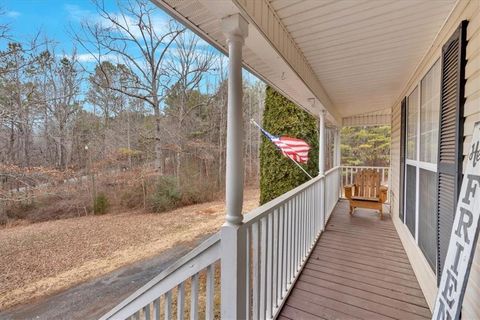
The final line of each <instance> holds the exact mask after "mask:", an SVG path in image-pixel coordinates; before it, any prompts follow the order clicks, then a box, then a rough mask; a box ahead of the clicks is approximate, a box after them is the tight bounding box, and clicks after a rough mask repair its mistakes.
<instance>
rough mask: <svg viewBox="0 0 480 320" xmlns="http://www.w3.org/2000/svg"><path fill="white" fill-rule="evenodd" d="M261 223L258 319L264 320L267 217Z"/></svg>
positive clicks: (265, 309) (265, 310) (265, 306)
mask: <svg viewBox="0 0 480 320" xmlns="http://www.w3.org/2000/svg"><path fill="white" fill-rule="evenodd" d="M260 222H261V228H262V229H261V230H262V232H261V237H262V240H261V262H260V268H261V269H260V312H261V314H260V319H263V318H265V316H266V313H267V257H268V246H267V242H268V217H265V218H263V219H262V220H260Z"/></svg>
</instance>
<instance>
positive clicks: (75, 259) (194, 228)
mask: <svg viewBox="0 0 480 320" xmlns="http://www.w3.org/2000/svg"><path fill="white" fill-rule="evenodd" d="M257 206H258V190H256V189H250V190H247V191H246V193H245V199H244V210H245V211H250V210H252V209H253V208H255V207H257ZM223 221H224V202H223V201H214V202H209V203H204V204H199V205H194V206H189V207H184V208H180V209H177V210H173V211H170V212H165V213H161V214H146V213H132V212H129V213H121V214H108V215H105V216H87V217H80V218H73V219H66V220H57V221H48V222H44V223H36V224H31V225H26V226H17V227H11V228H6V229H0V257H2V258H1V259H0V311H1V310H6V309H7V308H8V309H10V308H12V307H13V306H15V305H20V304H26V303H27V302H28V303H29V304H31V303H32V301H38V300H39V299H42V298H45V297H47V296H51V295H53V294H55V293H58V292H61V291H64V290H66V289H68V288H71V287H73V286H75V285H78V284H81V283H86V282H87V281H89V280H91V279H97V278H99V277H101V276H103V275H106V274H109V273H111V272H113V271H115V270H118V269H119V268H121V267H124V266H127V265H131V264H132V263H135V262H139V261H142V260H148V259H151V258H152V257H160V256H161V255H160V254H163V253H166V252H167V251H168V250H171V249H172V248H173V247H175V250H176V248H177V247H178V246H179V245H182V244H183V245H184V246H187V247H188V244H191V243H194V242H195V241H197V240H198V239H202V238H204V237H205V236H206V235H209V234H212V233H214V232H216V231H217V230H218V229H219V227H220V226H221V225H222V223H223ZM175 250H173V253H172V254H173V255H174V256H175V257H176V256H177V255H178V252H177V254H175ZM182 253H183V252H182ZM164 260H165V259H163V258H161V257H160V258H159V260H158V261H159V262H158V261H157V262H158V263H160V264H163V263H165V261H164ZM167 260H168V259H167ZM158 263H157V264H158ZM146 280H148V279H146Z"/></svg>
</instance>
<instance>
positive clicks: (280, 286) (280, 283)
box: [275, 205, 285, 307]
mask: <svg viewBox="0 0 480 320" xmlns="http://www.w3.org/2000/svg"><path fill="white" fill-rule="evenodd" d="M284 217H285V205H282V206H280V207H279V209H278V259H277V264H278V274H277V294H276V295H277V298H276V300H275V306H276V307H278V303H279V302H280V301H281V299H282V296H283V294H282V292H283V275H284V273H285V268H284V258H283V257H284V256H285V246H284V237H285V234H284V232H283V225H284Z"/></svg>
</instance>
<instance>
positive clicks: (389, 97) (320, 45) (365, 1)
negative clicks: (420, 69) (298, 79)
mask: <svg viewBox="0 0 480 320" xmlns="http://www.w3.org/2000/svg"><path fill="white" fill-rule="evenodd" d="M454 4H455V1H454V0H435V1H432V0H427V1H422V0H410V1H391V0H376V1H371V0H342V1H335V0H334V1H332V0H307V1H292V0H271V1H270V5H271V6H272V7H273V8H274V10H275V11H276V13H277V15H278V16H279V17H280V19H281V21H282V23H283V24H284V26H285V27H286V28H287V30H288V31H289V33H290V34H291V36H292V37H293V39H294V40H295V42H296V43H297V45H298V46H299V48H300V49H301V51H302V52H303V54H304V56H305V57H306V58H307V60H308V62H309V64H310V66H311V67H312V69H313V71H314V72H315V73H316V75H317V77H318V78H319V80H320V82H321V83H322V85H323V87H324V88H325V90H326V91H327V93H328V95H329V97H330V98H331V99H332V102H333V104H334V105H335V107H336V108H337V109H338V111H339V113H340V114H341V115H342V116H343V117H345V116H350V115H353V114H356V113H359V111H361V112H368V111H373V110H380V109H383V108H388V107H391V106H392V104H393V103H394V102H395V100H396V98H398V95H399V94H400V92H401V90H402V89H403V86H404V85H405V83H406V82H407V81H408V78H409V76H411V75H412V73H413V72H414V69H415V67H416V66H417V64H418V63H419V61H420V59H421V58H422V56H423V55H424V54H425V53H426V51H427V49H428V48H429V46H430V45H431V44H432V42H433V39H434V37H435V35H436V34H437V32H438V31H439V30H440V27H441V26H442V24H443V22H444V21H445V20H446V18H447V16H448V14H449V12H450V11H451V10H452V9H453V6H454Z"/></svg>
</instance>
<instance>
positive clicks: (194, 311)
mask: <svg viewBox="0 0 480 320" xmlns="http://www.w3.org/2000/svg"><path fill="white" fill-rule="evenodd" d="M198 278H199V274H198V273H196V274H194V275H193V276H192V283H191V292H190V295H191V297H190V319H191V320H197V319H198Z"/></svg>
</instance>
